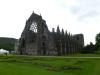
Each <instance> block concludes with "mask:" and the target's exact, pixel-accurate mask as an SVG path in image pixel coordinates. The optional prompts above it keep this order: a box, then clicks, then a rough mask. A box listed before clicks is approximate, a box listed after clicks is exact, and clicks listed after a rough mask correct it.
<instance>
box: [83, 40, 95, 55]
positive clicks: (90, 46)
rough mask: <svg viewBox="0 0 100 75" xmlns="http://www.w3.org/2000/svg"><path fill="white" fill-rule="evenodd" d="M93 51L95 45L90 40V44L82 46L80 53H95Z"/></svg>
mask: <svg viewBox="0 0 100 75" xmlns="http://www.w3.org/2000/svg"><path fill="white" fill-rule="evenodd" d="M95 51H96V46H95V45H94V44H93V43H92V42H90V44H88V45H86V46H85V47H84V48H83V50H82V51H81V53H83V54H88V53H95Z"/></svg>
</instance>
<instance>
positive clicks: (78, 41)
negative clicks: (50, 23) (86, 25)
mask: <svg viewBox="0 0 100 75" xmlns="http://www.w3.org/2000/svg"><path fill="white" fill-rule="evenodd" d="M83 46H84V37H83V34H77V35H70V34H68V33H67V31H66V32H65V33H64V30H63V29H62V31H60V29H59V26H58V27H57V31H55V29H54V28H53V29H52V32H50V31H49V30H48V27H47V24H46V21H45V20H43V19H42V16H41V15H38V14H36V13H34V12H33V13H32V15H31V16H30V17H29V19H28V20H27V21H26V26H25V28H24V30H23V32H22V34H21V37H20V38H19V40H18V41H17V43H16V47H15V49H16V53H17V54H20V55H64V54H72V53H77V52H80V50H81V49H82V48H83Z"/></svg>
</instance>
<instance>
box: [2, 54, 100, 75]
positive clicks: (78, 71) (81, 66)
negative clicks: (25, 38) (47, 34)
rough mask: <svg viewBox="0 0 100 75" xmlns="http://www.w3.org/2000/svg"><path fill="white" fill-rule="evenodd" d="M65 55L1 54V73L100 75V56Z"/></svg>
mask: <svg viewBox="0 0 100 75" xmlns="http://www.w3.org/2000/svg"><path fill="white" fill-rule="evenodd" d="M63 57H64V56H63ZM63 57H62V58H61V57H34V56H13V55H12V56H0V75H100V58H63Z"/></svg>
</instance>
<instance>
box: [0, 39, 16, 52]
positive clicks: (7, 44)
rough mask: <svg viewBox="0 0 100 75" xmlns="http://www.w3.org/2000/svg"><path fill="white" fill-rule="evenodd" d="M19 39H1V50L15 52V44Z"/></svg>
mask: <svg viewBox="0 0 100 75" xmlns="http://www.w3.org/2000/svg"><path fill="white" fill-rule="evenodd" d="M16 41H17V39H15V38H8V37H0V49H1V48H2V49H5V50H9V51H12V50H14V46H15V42H16Z"/></svg>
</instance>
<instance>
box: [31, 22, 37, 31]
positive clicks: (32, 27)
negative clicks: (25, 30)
mask: <svg viewBox="0 0 100 75" xmlns="http://www.w3.org/2000/svg"><path fill="white" fill-rule="evenodd" d="M30 30H32V31H33V32H35V33H37V23H36V22H32V24H31V26H30Z"/></svg>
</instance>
